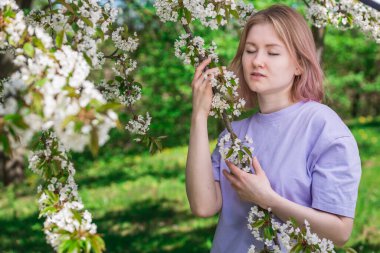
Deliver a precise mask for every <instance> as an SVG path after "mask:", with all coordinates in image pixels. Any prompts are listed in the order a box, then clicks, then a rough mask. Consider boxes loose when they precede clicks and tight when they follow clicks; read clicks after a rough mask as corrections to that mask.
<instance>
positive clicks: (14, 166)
mask: <svg viewBox="0 0 380 253" xmlns="http://www.w3.org/2000/svg"><path fill="white" fill-rule="evenodd" d="M24 169H25V165H24V151H23V150H21V149H19V150H14V152H13V156H12V157H9V156H7V155H5V154H4V153H2V152H0V177H1V179H2V182H3V184H4V186H7V185H10V184H12V183H20V182H22V181H23V180H24V178H25V176H24Z"/></svg>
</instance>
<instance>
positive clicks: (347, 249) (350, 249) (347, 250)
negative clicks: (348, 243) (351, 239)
mask: <svg viewBox="0 0 380 253" xmlns="http://www.w3.org/2000/svg"><path fill="white" fill-rule="evenodd" d="M344 250H345V251H346V253H358V252H357V251H356V250H355V249H353V248H345V249H344Z"/></svg>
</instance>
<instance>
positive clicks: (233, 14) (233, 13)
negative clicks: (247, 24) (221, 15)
mask: <svg viewBox="0 0 380 253" xmlns="http://www.w3.org/2000/svg"><path fill="white" fill-rule="evenodd" d="M230 13H231V14H232V16H234V18H236V19H239V18H240V17H239V13H238V12H237V10H231V11H230Z"/></svg>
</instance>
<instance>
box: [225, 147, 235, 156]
mask: <svg viewBox="0 0 380 253" xmlns="http://www.w3.org/2000/svg"><path fill="white" fill-rule="evenodd" d="M233 153H234V150H233V149H232V148H230V150H229V151H228V153H227V155H226V159H228V158H230V156H231V155H232V154H233Z"/></svg>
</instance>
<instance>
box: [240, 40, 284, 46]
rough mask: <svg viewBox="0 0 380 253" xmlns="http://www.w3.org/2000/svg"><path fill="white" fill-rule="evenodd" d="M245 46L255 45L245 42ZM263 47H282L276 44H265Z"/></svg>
mask: <svg viewBox="0 0 380 253" xmlns="http://www.w3.org/2000/svg"><path fill="white" fill-rule="evenodd" d="M245 44H249V45H253V46H256V44H255V43H253V42H249V41H247V42H246V43H245ZM265 47H282V46H281V45H279V44H276V43H271V44H266V45H265Z"/></svg>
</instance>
